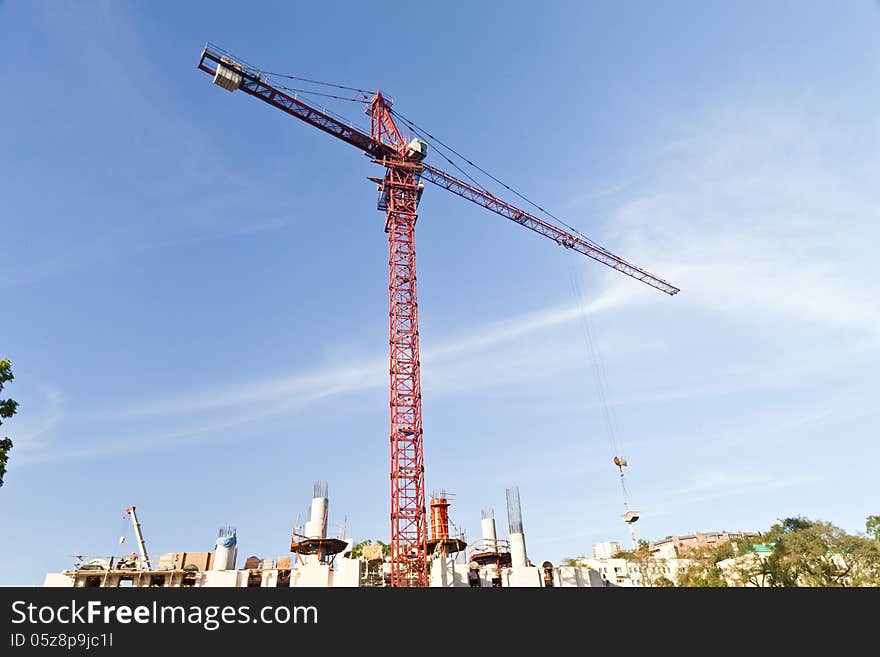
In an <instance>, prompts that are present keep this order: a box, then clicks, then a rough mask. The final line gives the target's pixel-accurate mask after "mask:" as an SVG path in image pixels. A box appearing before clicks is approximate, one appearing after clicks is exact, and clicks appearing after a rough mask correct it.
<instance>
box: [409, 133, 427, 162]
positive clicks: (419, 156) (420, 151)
mask: <svg viewBox="0 0 880 657" xmlns="http://www.w3.org/2000/svg"><path fill="white" fill-rule="evenodd" d="M427 154H428V143H427V142H425V141H422V140H421V139H419V138H418V137H414V138H413V140H412V141H411V142H409V143H408V144H407V145H406V159H407V160H415V161H416V162H421V161H422V160H424V159H425V156H426V155H427Z"/></svg>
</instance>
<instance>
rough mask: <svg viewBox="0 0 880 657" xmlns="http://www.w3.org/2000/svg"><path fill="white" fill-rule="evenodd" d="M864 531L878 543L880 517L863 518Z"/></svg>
mask: <svg viewBox="0 0 880 657" xmlns="http://www.w3.org/2000/svg"><path fill="white" fill-rule="evenodd" d="M865 531H866V532H867V533H868V536H870V537H871V538H873V539H874V540H875V541H880V516H868V517H867V518H865Z"/></svg>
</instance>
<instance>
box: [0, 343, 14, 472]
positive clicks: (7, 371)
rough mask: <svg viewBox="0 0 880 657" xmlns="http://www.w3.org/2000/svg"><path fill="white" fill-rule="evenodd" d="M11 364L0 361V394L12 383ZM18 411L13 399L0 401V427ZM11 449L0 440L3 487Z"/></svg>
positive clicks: (6, 439) (5, 442)
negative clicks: (5, 386) (7, 384)
mask: <svg viewBox="0 0 880 657" xmlns="http://www.w3.org/2000/svg"><path fill="white" fill-rule="evenodd" d="M14 378H15V377H14V376H13V375H12V363H11V362H10V361H9V360H0V392H3V386H4V385H5V384H6V383H8V382H9V381H12V380H13V379H14ZM17 409H18V402H17V401H15V400H13V399H0V425H2V424H3V420H5V419H9V418H11V417H12V416H13V415H15V411H16V410H17ZM11 449H12V440H10V439H9V438H2V439H0V486H2V485H3V476H4V475H5V474H6V464H7V462H8V461H9V451H10V450H11Z"/></svg>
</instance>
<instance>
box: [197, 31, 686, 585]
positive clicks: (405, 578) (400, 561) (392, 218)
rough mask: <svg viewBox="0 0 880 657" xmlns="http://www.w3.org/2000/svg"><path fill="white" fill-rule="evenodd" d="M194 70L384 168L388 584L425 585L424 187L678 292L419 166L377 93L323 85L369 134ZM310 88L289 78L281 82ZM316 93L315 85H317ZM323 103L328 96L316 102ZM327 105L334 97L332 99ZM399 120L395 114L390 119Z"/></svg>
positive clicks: (222, 55) (236, 67) (239, 78)
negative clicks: (419, 232) (349, 105)
mask: <svg viewBox="0 0 880 657" xmlns="http://www.w3.org/2000/svg"><path fill="white" fill-rule="evenodd" d="M198 68H199V69H201V70H202V71H204V72H205V73H208V74H209V75H211V76H213V78H214V82H215V83H216V84H217V85H218V86H220V87H221V88H223V89H226V90H227V91H230V92H234V91H238V90H240V91H242V92H244V93H245V94H247V95H250V96H253V97H254V98H257V99H259V100H262V101H263V102H265V103H267V104H269V105H271V106H273V107H275V108H277V109H279V110H281V111H283V112H286V113H287V114H289V115H291V116H293V117H295V118H298V119H300V120H301V121H303V122H305V123H307V124H309V125H311V126H313V127H315V128H318V129H319V130H322V131H323V132H325V133H327V134H330V135H332V136H334V137H336V138H337V139H340V140H342V141H344V142H346V143H348V144H350V145H352V146H354V147H355V148H358V149H359V150H361V151H362V152H363V153H364V154H365V155H367V156H368V157H370V158H371V160H372V161H373V162H374V163H376V164H379V165H380V166H382V167H384V168H385V174H384V176H383V177H381V178H378V177H371V178H370V180H372V181H374V182H376V183H377V184H378V185H379V190H380V197H379V209H381V210H383V211H384V212H385V232H386V233H387V234H388V291H389V313H388V314H389V329H390V339H389V345H390V368H389V373H390V411H391V413H390V415H391V417H390V420H391V431H390V446H391V473H390V474H391V513H390V516H391V584H392V586H426V585H427V582H428V573H427V549H426V518H425V482H424V470H425V468H424V450H423V447H422V393H421V373H420V358H419V331H418V303H417V289H416V259H415V224H416V219H417V216H418V214H417V213H418V205H419V201H420V199H421V195H422V192H423V190H424V185H423V183H422V180H426V181H428V182H430V183H432V184H434V185H436V186H438V187H442V188H443V189H446V190H448V191H450V192H453V193H454V194H457V195H458V196H460V197H462V198H465V199H467V200H469V201H472V202H474V203H476V204H478V205H481V206H482V207H484V208H486V209H488V210H491V211H492V212H495V213H496V214H499V215H501V216H503V217H506V218H508V219H510V220H512V221H514V222H516V223H518V224H520V225H521V226H524V227H526V228H529V229H530V230H533V231H535V232H537V233H539V234H541V235H544V236H545V237H548V238H550V239H551V240H553V241H555V242H556V243H557V244H559V245H560V246H563V247H565V248H567V249H571V250H573V251H577V252H579V253H581V254H583V255H585V256H588V257H590V258H593V259H594V260H597V261H599V262H601V263H603V264H605V265H608V266H609V267H612V268H614V269H616V270H617V271H620V272H622V273H624V274H626V275H628V276H631V277H633V278H636V279H637V280H640V281H642V282H643V283H646V284H648V285H651V286H652V287H654V288H656V289H658V290H660V291H662V292H665V293H666V294H669V295H673V294H676V293H677V292H678V291H679V290H678V288H676V287H675V286H673V285H671V284H670V283H668V282H666V281H664V280H663V279H661V278H659V277H657V276H654V275H653V274H650V273H649V272H647V271H645V270H644V269H641V268H640V267H637V266H636V265H634V264H632V263H629V262H627V261H625V260H623V259H622V258H620V257H619V256H617V255H615V254H613V253H611V252H610V251H608V250H607V249H604V248H603V247H600V246H599V245H597V244H595V243H594V242H592V241H590V240H588V239H586V238H585V237H583V236H582V235H580V234H579V233H577V232H576V231H572V230H567V229H566V228H564V227H562V226H559V225H557V224H555V223H553V222H552V221H549V220H546V219H542V218H540V217H537V216H536V215H534V214H532V213H529V212H526V211H525V210H522V209H520V208H518V207H516V206H514V205H512V204H511V203H508V202H507V201H504V200H503V199H501V198H498V197H497V196H495V195H493V194H491V193H490V192H488V191H486V190H484V189H481V188H480V187H478V186H476V185H472V184H468V183H466V182H463V181H461V180H459V179H457V178H455V177H454V176H452V175H450V174H448V173H446V172H444V171H442V170H440V169H437V168H436V167H433V166H431V165H429V164H425V163H424V162H423V160H424V159H425V156H426V155H427V143H425V142H424V141H422V140H421V139H418V138H414V139H412V140H410V141H407V140H406V139H405V138H404V136H403V134H402V133H401V131H400V129H399V127H398V126H397V123H396V122H395V115H396V113H395V112H394V111H393V110H392V105H393V103H392V101H391V99H389V98H387V97H386V96H384V95H383V94H382V93H381V92H379V91H377V92H375V93H369V92H366V91H365V90H363V89H356V88H353V87H345V86H344V85H330V86H332V87H337V88H340V89H347V90H351V91H356V92H358V93H359V94H362V95H361V97H360V98H358V99H352V98H347V99H345V100H357V101H359V102H366V104H367V107H366V113H367V114H369V116H370V134H367V133H366V132H364V131H362V130H360V129H358V128H356V127H355V126H354V125H353V124H352V123H351V122H349V121H346V120H344V119H341V118H338V117H336V116H334V115H332V114H331V113H330V112H328V111H322V110H319V109H317V108H315V107H313V106H312V105H310V104H308V103H306V102H304V101H302V100H301V99H299V98H298V97H297V95H296V93H294V95H290V94H288V93H285V91H283V90H282V88H281V87H282V85H280V84H272V83H270V81H269V78H270V77H273V76H277V74H269V73H264V72H263V71H261V70H259V69H257V68H254V67H252V66H250V65H247V64H246V63H244V62H243V61H242V60H240V59H238V58H233V57H231V56H230V55H229V54H228V53H226V52H225V51H223V50H221V49H219V48H217V47H215V46H212V45H211V44H208V45H206V46H205V49H204V50H203V51H202V56H201V58H200V60H199V65H198ZM284 77H289V78H292V79H295V80H301V81H305V82H314V81H312V80H308V79H306V78H298V77H296V76H284ZM322 84H323V83H322ZM321 95H329V94H321ZM331 97H334V98H336V97H337V96H335V95H333V96H331ZM398 116H399V115H398Z"/></svg>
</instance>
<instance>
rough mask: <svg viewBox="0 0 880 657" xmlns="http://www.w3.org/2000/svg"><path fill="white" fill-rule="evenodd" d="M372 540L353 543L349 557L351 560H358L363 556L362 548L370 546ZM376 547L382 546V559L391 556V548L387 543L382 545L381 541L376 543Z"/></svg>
mask: <svg viewBox="0 0 880 657" xmlns="http://www.w3.org/2000/svg"><path fill="white" fill-rule="evenodd" d="M372 544H373V541H372V539H369V538H368V539H367V540H365V541H361V542H360V543H355V545H354V546H353V547H352V548H351V557H352V559H360V558H361V557H362V556H364V546H365V545H372ZM376 545H381V546H382V557H383V558H384V557H387V556H390V555H391V546H390V545H388V544H387V543H383V542H382V541H376Z"/></svg>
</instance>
